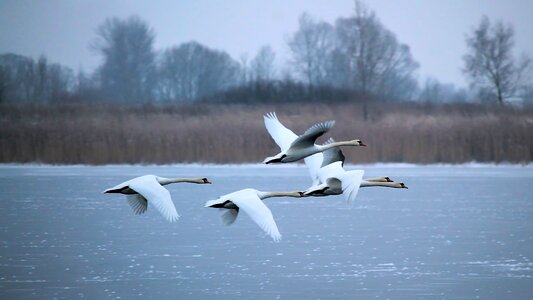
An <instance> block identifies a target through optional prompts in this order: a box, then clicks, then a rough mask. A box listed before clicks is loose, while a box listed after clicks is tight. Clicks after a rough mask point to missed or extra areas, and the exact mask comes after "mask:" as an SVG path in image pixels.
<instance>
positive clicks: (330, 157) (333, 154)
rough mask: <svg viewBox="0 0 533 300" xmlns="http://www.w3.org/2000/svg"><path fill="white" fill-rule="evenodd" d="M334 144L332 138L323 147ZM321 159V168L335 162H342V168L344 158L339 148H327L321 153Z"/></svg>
mask: <svg viewBox="0 0 533 300" xmlns="http://www.w3.org/2000/svg"><path fill="white" fill-rule="evenodd" d="M332 143H335V140H334V139H333V138H330V139H328V140H327V141H326V142H325V143H324V145H328V144H332ZM322 153H323V159H322V161H321V167H324V166H327V165H329V164H332V163H334V162H336V161H340V162H342V164H341V166H344V160H345V159H346V157H345V156H344V154H343V153H342V150H341V148H340V147H333V148H329V149H327V150H326V151H323V152H322Z"/></svg>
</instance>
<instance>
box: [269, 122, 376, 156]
mask: <svg viewBox="0 0 533 300" xmlns="http://www.w3.org/2000/svg"><path fill="white" fill-rule="evenodd" d="M263 118H264V122H265V127H266V129H267V131H268V133H269V134H270V136H271V137H272V139H274V141H275V142H276V144H277V145H278V146H279V147H280V149H281V152H280V153H278V154H276V155H274V156H270V157H267V158H265V160H264V161H263V162H264V163H266V164H269V163H288V162H294V161H298V160H300V159H302V158H305V157H308V156H310V155H313V154H315V153H319V152H322V151H325V150H327V149H331V148H333V147H340V146H366V145H365V144H363V142H362V141H361V140H351V141H342V142H335V143H331V144H327V145H316V144H315V141H316V139H317V138H318V137H320V136H321V135H323V134H324V133H326V132H327V131H328V130H330V129H331V128H332V127H333V125H334V124H335V121H326V122H322V123H318V124H315V125H313V126H311V128H309V129H307V131H305V133H304V134H302V135H300V136H297V135H296V134H295V133H294V132H292V131H291V130H290V129H288V128H287V127H285V126H283V124H281V122H280V121H279V120H278V117H277V116H276V113H274V112H271V113H267V114H266V115H264V116H263Z"/></svg>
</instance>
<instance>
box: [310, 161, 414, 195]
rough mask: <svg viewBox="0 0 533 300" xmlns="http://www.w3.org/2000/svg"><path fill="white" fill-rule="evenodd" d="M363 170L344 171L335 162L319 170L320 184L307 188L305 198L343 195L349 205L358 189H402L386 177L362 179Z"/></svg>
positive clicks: (404, 186) (400, 183)
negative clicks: (375, 187) (374, 187)
mask: <svg viewBox="0 0 533 300" xmlns="http://www.w3.org/2000/svg"><path fill="white" fill-rule="evenodd" d="M364 173H365V172H364V171H363V170H352V171H345V170H344V168H343V167H342V162H341V161H336V162H334V163H331V164H329V165H327V166H324V167H322V168H320V170H319V171H318V176H319V180H320V183H319V184H317V185H313V186H311V187H310V188H308V189H307V190H306V191H305V192H304V195H305V196H327V195H340V194H343V195H344V197H345V198H346V200H347V201H348V202H349V203H352V202H353V201H354V200H355V198H356V197H357V193H358V191H359V188H361V187H372V186H382V187H390V188H404V189H407V186H406V185H405V184H404V183H403V182H394V181H392V180H391V179H390V178H388V177H377V178H369V179H363V175H364Z"/></svg>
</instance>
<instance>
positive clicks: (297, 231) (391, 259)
mask: <svg viewBox="0 0 533 300" xmlns="http://www.w3.org/2000/svg"><path fill="white" fill-rule="evenodd" d="M348 169H350V168H349V167H348ZM364 169H365V170H366V175H368V176H391V177H392V178H393V179H395V180H397V181H403V182H405V183H406V184H407V186H408V187H409V189H408V190H405V189H387V188H364V189H362V190H361V191H360V192H359V195H358V199H357V202H356V203H355V204H354V205H351V206H350V205H348V204H346V203H345V201H344V198H342V196H332V197H318V198H311V197H310V198H301V199H295V198H272V199H267V200H265V203H266V204H267V206H268V207H270V209H271V210H272V212H273V214H274V218H275V220H276V222H277V224H278V227H279V230H280V232H281V234H282V235H283V240H282V241H281V242H280V243H275V242H273V241H272V240H271V239H270V238H269V237H268V236H267V235H266V234H265V233H263V231H262V230H261V229H260V228H259V227H258V226H257V225H256V224H255V223H253V222H252V221H251V220H250V218H249V217H248V216H247V215H245V214H241V215H240V216H239V218H238V219H237V221H236V222H235V224H234V225H232V226H230V227H225V226H223V225H222V224H221V223H220V219H219V214H218V211H217V209H210V208H204V207H203V205H204V203H205V201H207V200H210V199H215V198H217V197H218V196H219V195H223V194H226V193H229V192H232V191H235V190H238V189H242V188H246V187H253V188H257V189H259V190H265V191H269V190H270V191H273V190H277V191H280V190H303V189H305V188H307V187H308V185H309V184H310V179H309V178H308V174H307V170H306V169H305V168H304V167H303V166H270V165H269V166H264V165H251V166H209V165H207V166H194V165H193V166H186V165H177V166H105V167H85V166H66V167H52V166H10V165H0V190H1V196H0V197H1V201H0V234H1V244H0V298H1V299H28V298H30V299H31V298H66V299H74V298H87V299H119V298H122V299H131V298H154V299H165V298H172V299H202V298H203V299H211V298H217V299H234V298H243V299H278V298H279V299H332V298H333V299H335V298H337V299H344V298H346V299H348V298H349V299H356V298H357V299H370V298H375V299H387V298H392V299H474V298H481V299H531V297H532V295H533V167H531V165H530V166H526V167H522V166H456V167H446V166H426V167H413V166H388V165H381V166H368V167H366V166H365V167H364ZM144 174H156V175H160V176H165V177H185V176H186V177H196V176H201V177H204V176H205V177H208V178H209V179H210V180H211V181H212V182H213V183H214V184H212V185H194V184H174V185H169V186H167V187H168V189H169V190H170V192H171V194H172V197H173V200H174V203H175V204H176V207H177V209H178V212H179V213H180V215H181V218H180V220H179V221H178V222H176V223H168V222H166V221H165V220H164V219H163V218H162V217H161V215H160V214H159V213H158V212H157V211H155V209H153V208H152V207H150V206H149V207H148V212H147V213H146V214H144V215H142V216H135V215H134V214H133V212H132V211H131V209H130V208H129V206H128V205H127V203H126V200H125V197H124V196H122V195H116V194H114V195H110V194H102V193H101V192H102V191H103V190H104V189H105V188H108V187H111V186H113V185H115V184H118V183H120V182H122V181H124V180H127V179H130V178H132V177H134V176H138V175H144Z"/></svg>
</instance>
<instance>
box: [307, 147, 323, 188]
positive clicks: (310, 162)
mask: <svg viewBox="0 0 533 300" xmlns="http://www.w3.org/2000/svg"><path fill="white" fill-rule="evenodd" d="M322 159H323V155H322V152H318V153H316V154H313V155H311V156H307V157H305V158H304V161H305V165H306V166H307V170H308V171H309V175H310V176H311V180H313V185H318V184H320V183H321V181H320V178H319V176H318V171H319V170H320V165H321V164H322Z"/></svg>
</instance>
